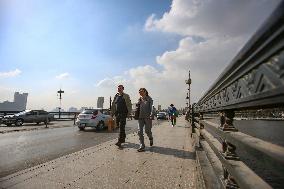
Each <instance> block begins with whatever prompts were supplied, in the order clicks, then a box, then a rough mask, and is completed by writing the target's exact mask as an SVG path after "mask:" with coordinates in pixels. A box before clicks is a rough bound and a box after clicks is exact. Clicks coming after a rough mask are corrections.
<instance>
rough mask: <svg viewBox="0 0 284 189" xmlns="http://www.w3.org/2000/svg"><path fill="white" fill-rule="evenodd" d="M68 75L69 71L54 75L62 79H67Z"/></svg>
mask: <svg viewBox="0 0 284 189" xmlns="http://www.w3.org/2000/svg"><path fill="white" fill-rule="evenodd" d="M69 77H70V74H69V73H67V72H66V73H62V74H60V75H57V76H55V78H56V79H59V80H62V79H68V78H69Z"/></svg>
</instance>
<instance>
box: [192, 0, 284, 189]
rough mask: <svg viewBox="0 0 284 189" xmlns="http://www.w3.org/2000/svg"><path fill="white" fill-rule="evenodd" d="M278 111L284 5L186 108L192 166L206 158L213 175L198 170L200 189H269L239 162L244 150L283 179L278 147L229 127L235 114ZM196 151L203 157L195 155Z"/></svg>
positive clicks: (282, 92) (283, 151) (283, 82)
mask: <svg viewBox="0 0 284 189" xmlns="http://www.w3.org/2000/svg"><path fill="white" fill-rule="evenodd" d="M283 107H284V1H282V2H281V3H280V4H279V6H278V7H277V9H275V11H274V12H273V14H272V15H271V16H270V17H269V18H268V20H267V21H266V22H265V23H264V24H263V25H262V27H261V28H260V29H259V30H258V31H257V32H256V33H255V35H254V36H253V37H252V38H251V39H250V40H249V41H248V43H247V44H246V45H245V46H244V48H243V49H242V50H241V51H240V52H239V53H238V54H237V56H236V57H235V58H234V59H233V60H232V62H231V63H230V64H229V66H228V67H227V68H226V69H225V70H224V71H223V73H222V74H221V75H220V76H219V78H218V79H217V80H216V81H215V83H214V84H213V85H212V86H211V88H210V89H209V90H208V91H207V92H206V93H205V95H204V96H203V97H202V98H201V99H200V100H199V101H198V102H197V103H194V104H193V105H192V110H191V114H192V116H191V127H192V137H193V138H194V140H193V141H194V142H195V145H196V149H197V162H200V161H204V159H208V161H209V164H210V165H211V168H212V170H214V173H215V175H216V176H215V177H214V178H216V179H215V180H212V177H211V178H208V176H206V173H208V166H207V165H208V164H207V165H206V166H203V167H202V165H201V166H200V167H201V170H202V173H203V179H204V185H205V188H258V189H262V188H263V189H264V188H272V187H271V185H270V184H268V183H267V182H266V181H265V180H263V179H262V178H261V177H260V176H258V175H257V174H256V173H255V172H254V171H253V170H251V169H250V168H249V166H248V165H246V164H245V163H244V162H243V161H242V159H241V158H240V157H239V154H241V153H242V152H243V151H246V150H249V151H250V152H252V155H253V156H254V157H255V158H256V159H257V160H258V161H260V162H261V163H264V164H266V165H269V166H271V167H272V168H273V169H275V171H277V172H278V173H279V174H280V175H281V178H282V179H283V178H284V148H283V147H281V146H279V145H276V144H272V143H270V142H267V141H264V140H261V139H258V138H255V137H252V136H249V135H247V134H244V133H241V132H239V131H238V130H237V129H236V128H235V127H234V118H235V113H236V112H238V113H239V112H241V111H247V110H259V109H268V108H283ZM210 113H214V114H215V115H216V114H219V118H220V123H219V124H216V123H213V122H211V121H210V120H207V119H204V118H203V115H205V114H210ZM209 131H210V132H209ZM202 151H203V152H205V154H206V158H204V157H202V156H200V155H199V154H201V153H200V152H202ZM203 165H204V163H203ZM212 186H214V187H212Z"/></svg>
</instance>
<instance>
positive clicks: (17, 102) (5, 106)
mask: <svg viewBox="0 0 284 189" xmlns="http://www.w3.org/2000/svg"><path fill="white" fill-rule="evenodd" d="M27 99H28V93H23V94H20V93H19V92H15V93H14V101H13V102H9V101H4V102H2V103H0V111H22V110H25V109H26V108H27Z"/></svg>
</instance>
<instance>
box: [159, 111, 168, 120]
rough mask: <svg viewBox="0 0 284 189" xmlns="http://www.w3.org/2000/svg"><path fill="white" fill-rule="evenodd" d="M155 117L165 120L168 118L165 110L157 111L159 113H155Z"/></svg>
mask: <svg viewBox="0 0 284 189" xmlns="http://www.w3.org/2000/svg"><path fill="white" fill-rule="evenodd" d="M157 119H164V120H167V119H168V116H167V113H166V112H159V113H157Z"/></svg>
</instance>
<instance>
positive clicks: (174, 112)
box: [168, 104, 177, 127]
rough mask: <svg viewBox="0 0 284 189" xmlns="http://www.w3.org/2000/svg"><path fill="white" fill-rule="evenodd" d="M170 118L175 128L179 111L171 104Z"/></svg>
mask: <svg viewBox="0 0 284 189" xmlns="http://www.w3.org/2000/svg"><path fill="white" fill-rule="evenodd" d="M168 111H169V116H170V119H171V123H172V127H174V126H175V125H176V123H177V118H176V117H177V109H176V107H175V106H174V105H173V104H171V105H170V107H169V110H168Z"/></svg>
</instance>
